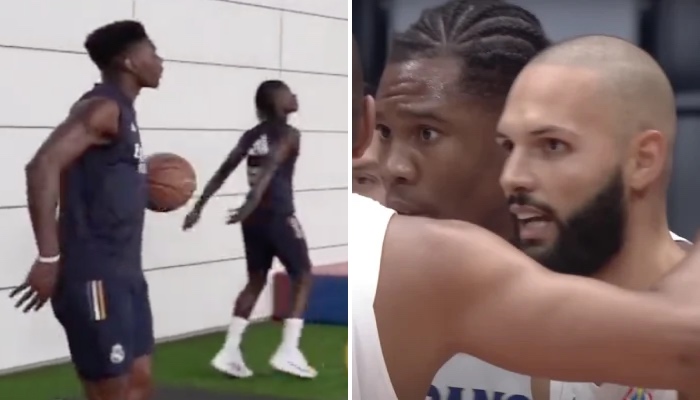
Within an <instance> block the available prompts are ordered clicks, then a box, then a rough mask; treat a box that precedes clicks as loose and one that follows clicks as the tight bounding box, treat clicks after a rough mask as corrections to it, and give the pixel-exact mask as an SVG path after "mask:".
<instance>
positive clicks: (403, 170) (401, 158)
mask: <svg viewBox="0 0 700 400" xmlns="http://www.w3.org/2000/svg"><path fill="white" fill-rule="evenodd" d="M404 147H405V146H404V145H403V144H401V143H392V145H391V149H390V150H389V154H388V156H387V159H386V164H385V171H384V172H385V173H386V177H385V178H386V179H387V180H388V182H389V183H390V184H403V185H405V184H414V183H416V181H417V179H418V170H417V168H416V165H415V163H414V162H413V161H412V160H411V155H410V151H409V149H406V148H404Z"/></svg>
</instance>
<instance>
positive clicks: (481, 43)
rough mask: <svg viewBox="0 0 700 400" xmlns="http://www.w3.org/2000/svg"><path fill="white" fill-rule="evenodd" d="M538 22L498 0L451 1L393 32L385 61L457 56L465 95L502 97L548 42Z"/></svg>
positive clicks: (525, 13) (523, 10)
mask: <svg viewBox="0 0 700 400" xmlns="http://www.w3.org/2000/svg"><path fill="white" fill-rule="evenodd" d="M549 44H550V42H549V40H548V39H547V37H546V35H545V33H544V30H543V29H542V25H541V23H540V21H539V20H538V19H537V17H535V16H534V15H533V14H532V13H530V12H529V11H527V10H525V9H523V8H522V7H519V6H516V5H513V4H509V3H506V2H505V1H501V0H451V1H448V2H447V3H445V4H443V5H441V6H438V7H433V8H429V9H426V10H424V11H423V13H422V14H421V17H420V19H419V20H418V21H417V22H415V23H414V24H413V25H411V26H410V27H409V28H408V30H406V31H405V32H403V33H400V34H398V35H396V36H395V37H394V39H393V42H392V48H391V52H390V54H389V62H403V61H408V60H414V59H421V58H437V57H442V56H444V57H455V58H457V59H459V60H461V61H462V62H463V68H462V69H463V72H462V76H461V78H460V84H461V86H462V88H463V90H464V92H465V93H466V94H468V95H473V96H477V97H480V98H496V99H499V100H502V99H504V98H505V96H506V95H507V94H508V90H509V89H510V86H511V85H512V83H513V81H515V78H516V76H517V75H518V73H520V71H521V70H522V69H523V67H524V66H525V64H527V63H528V62H529V61H530V60H531V59H532V58H533V57H534V56H535V55H536V54H538V53H539V52H540V51H541V50H543V49H544V48H546V47H547V46H549Z"/></svg>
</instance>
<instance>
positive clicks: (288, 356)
mask: <svg viewBox="0 0 700 400" xmlns="http://www.w3.org/2000/svg"><path fill="white" fill-rule="evenodd" d="M255 106H256V108H257V113H258V119H259V120H260V123H259V124H258V125H257V126H255V127H254V128H253V129H251V130H249V131H247V132H245V133H244V134H243V136H242V137H241V139H240V140H239V142H238V144H237V145H236V147H235V148H234V149H233V150H232V151H231V153H230V154H229V155H228V157H227V158H226V160H225V161H224V162H223V164H221V166H220V167H219V169H218V171H217V172H216V173H215V174H214V176H213V177H212V178H211V180H210V181H209V182H208V183H207V185H206V186H205V187H204V191H203V193H202V196H201V197H200V198H199V201H197V203H196V204H195V206H194V208H193V209H192V211H191V212H190V213H189V214H188V215H187V217H186V218H185V222H184V225H183V229H189V228H191V227H192V226H193V225H194V224H195V223H196V222H197V221H198V220H199V216H200V214H201V212H202V209H203V208H204V205H205V204H206V203H207V201H208V200H209V199H210V198H211V196H213V195H214V193H216V191H217V190H219V188H220V187H221V185H223V183H224V182H225V181H226V178H228V176H229V175H230V174H231V173H232V172H233V171H234V170H235V169H236V167H237V166H238V164H240V162H241V161H242V160H243V157H245V156H246V155H247V164H248V165H247V166H248V183H249V184H250V188H251V189H250V192H249V193H248V196H247V197H246V200H245V202H244V204H243V206H242V207H241V208H239V209H238V210H235V211H234V212H232V213H231V215H230V216H229V217H228V220H227V223H229V224H233V223H236V222H241V227H242V230H243V241H244V243H245V255H246V263H247V267H248V283H247V284H246V286H245V288H244V289H243V291H241V293H240V294H239V295H238V298H237V299H236V303H235V306H234V309H233V319H232V320H231V325H230V326H229V329H228V334H227V336H226V342H225V343H224V346H223V348H222V349H221V350H220V351H219V352H218V353H217V354H216V356H215V357H214V359H213V360H212V366H213V367H214V368H215V369H217V370H218V371H220V372H222V373H225V374H226V375H229V376H233V377H236V378H248V377H250V376H252V375H253V372H252V371H251V370H250V369H249V368H248V367H247V366H246V364H245V361H244V359H243V355H242V353H241V349H240V343H241V338H242V336H243V333H244V331H245V329H246V327H247V326H248V318H249V317H250V313H251V311H252V310H253V307H254V306H255V303H256V302H257V300H258V296H260V292H262V290H263V288H264V287H265V284H266V283H267V273H268V271H269V270H270V268H271V267H272V259H273V258H274V257H278V258H279V259H280V261H281V262H282V264H283V265H284V266H285V268H286V270H287V273H288V274H289V277H290V280H291V282H292V296H293V300H292V310H291V314H290V316H289V318H287V319H286V320H285V323H284V330H283V334H282V343H281V344H280V346H279V348H278V349H277V351H276V352H275V354H274V355H273V356H272V358H271V359H270V365H272V367H273V368H275V369H277V370H278V371H281V372H285V373H288V374H291V375H295V376H298V377H301V378H314V377H316V374H317V373H316V370H314V369H313V368H312V367H311V366H309V364H308V362H307V360H306V357H304V354H303V353H302V352H301V350H300V349H299V338H300V337H301V331H302V328H303V326H304V320H303V314H304V311H305V309H306V303H307V300H308V297H309V289H310V287H311V260H310V259H309V250H308V247H307V245H306V239H305V238H304V233H303V230H302V229H301V225H300V224H299V221H298V220H297V218H296V217H295V215H294V199H293V189H292V177H293V175H294V166H295V164H296V160H297V157H298V156H299V131H298V130H297V129H296V128H294V127H292V126H291V125H289V124H288V123H287V116H288V115H289V114H291V113H293V112H296V111H297V109H298V104H297V99H296V96H295V95H294V94H293V93H292V91H291V90H290V89H289V87H288V86H287V85H286V84H285V83H284V82H282V81H278V80H271V81H265V82H263V83H262V84H261V85H260V86H259V87H258V90H257V93H256V94H255Z"/></svg>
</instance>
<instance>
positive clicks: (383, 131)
mask: <svg viewBox="0 0 700 400" xmlns="http://www.w3.org/2000/svg"><path fill="white" fill-rule="evenodd" d="M375 131H377V132H379V137H380V138H382V139H385V140H386V139H389V138H390V137H391V130H390V129H389V127H388V126H386V125H382V124H377V127H376V128H375Z"/></svg>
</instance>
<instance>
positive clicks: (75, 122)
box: [25, 98, 119, 257]
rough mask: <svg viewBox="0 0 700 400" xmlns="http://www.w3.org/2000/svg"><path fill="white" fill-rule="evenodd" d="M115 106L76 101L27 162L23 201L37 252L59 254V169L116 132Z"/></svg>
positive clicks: (96, 100)
mask: <svg viewBox="0 0 700 400" xmlns="http://www.w3.org/2000/svg"><path fill="white" fill-rule="evenodd" d="M118 124H119V106H118V105H117V104H116V103H115V102H113V101H111V100H108V99H103V98H94V99H89V100H86V101H83V102H80V103H78V104H76V106H75V107H74V108H73V109H72V110H71V113H70V115H69V116H68V118H66V120H65V121H63V122H62V123H61V124H60V125H59V126H58V127H56V129H55V130H54V131H53V132H52V133H51V134H50V135H49V137H48V138H47V139H46V140H45V141H44V143H43V144H42V145H41V147H39V150H38V151H37V152H36V154H35V155H34V157H32V159H31V161H29V163H28V164H27V166H26V168H25V171H26V179H27V204H28V206H29V215H30V218H31V221H32V227H33V229H34V237H35V239H36V243H37V247H38V249H39V254H40V255H41V256H44V257H52V256H55V255H57V254H59V245H58V232H57V226H56V207H57V205H58V199H59V195H60V183H61V182H60V181H61V172H62V171H64V170H65V169H66V168H67V167H68V166H70V165H71V164H72V163H73V161H75V160H76V159H77V158H79V157H80V156H81V155H82V154H83V153H84V152H85V151H86V150H87V149H88V148H90V147H91V146H95V145H100V144H104V143H107V142H108V141H109V140H110V137H113V136H114V135H116V134H117V132H118Z"/></svg>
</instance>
